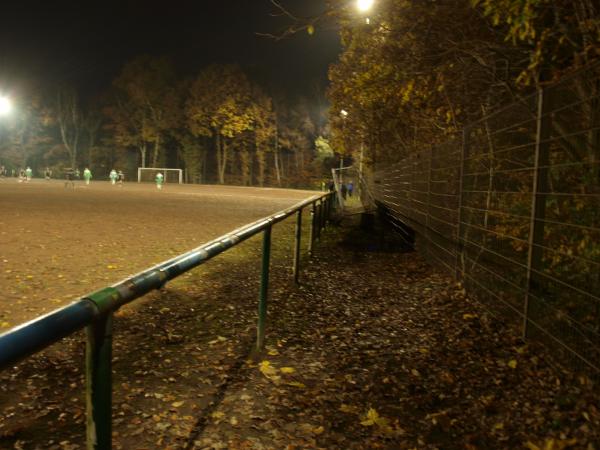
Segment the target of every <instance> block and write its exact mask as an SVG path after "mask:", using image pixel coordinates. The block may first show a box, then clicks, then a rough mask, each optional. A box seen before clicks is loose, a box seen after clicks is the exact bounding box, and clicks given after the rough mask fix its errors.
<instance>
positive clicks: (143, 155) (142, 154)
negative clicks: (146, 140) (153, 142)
mask: <svg viewBox="0 0 600 450" xmlns="http://www.w3.org/2000/svg"><path fill="white" fill-rule="evenodd" d="M138 149H139V151H140V157H141V158H142V167H146V144H142V145H140V146H139V147H138Z"/></svg>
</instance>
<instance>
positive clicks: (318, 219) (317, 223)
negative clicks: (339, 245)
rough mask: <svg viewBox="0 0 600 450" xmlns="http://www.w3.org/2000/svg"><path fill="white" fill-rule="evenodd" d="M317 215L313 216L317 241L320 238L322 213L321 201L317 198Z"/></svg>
mask: <svg viewBox="0 0 600 450" xmlns="http://www.w3.org/2000/svg"><path fill="white" fill-rule="evenodd" d="M316 213H317V215H316V217H315V227H316V229H315V231H316V233H315V234H316V235H317V241H320V240H321V216H322V215H323V201H322V200H319V202H318V203H317V211H316Z"/></svg>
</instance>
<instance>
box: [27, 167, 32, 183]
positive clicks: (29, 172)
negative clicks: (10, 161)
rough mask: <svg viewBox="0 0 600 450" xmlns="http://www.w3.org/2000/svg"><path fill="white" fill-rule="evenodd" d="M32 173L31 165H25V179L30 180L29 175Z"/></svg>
mask: <svg viewBox="0 0 600 450" xmlns="http://www.w3.org/2000/svg"><path fill="white" fill-rule="evenodd" d="M32 174H33V170H31V167H29V166H27V169H25V179H26V180H27V181H28V182H29V181H31V175H32Z"/></svg>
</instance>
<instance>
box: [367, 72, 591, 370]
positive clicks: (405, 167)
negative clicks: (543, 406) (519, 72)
mask: <svg viewBox="0 0 600 450" xmlns="http://www.w3.org/2000/svg"><path fill="white" fill-rule="evenodd" d="M370 184H371V186H372V192H373V196H374V198H375V200H376V202H377V203H378V205H380V206H381V207H382V208H384V209H386V210H387V212H388V213H389V214H392V215H393V216H394V217H395V218H396V219H398V220H401V221H403V222H404V223H406V224H407V225H409V226H411V227H412V228H413V229H414V230H415V232H416V233H417V245H418V247H419V250H420V251H422V252H423V254H424V255H425V256H426V258H427V259H428V260H429V261H430V262H431V263H432V264H433V265H435V266H438V267H439V268H441V269H443V270H445V271H447V272H449V273H451V274H453V275H454V276H456V277H457V278H458V279H459V280H461V281H462V282H463V283H464V285H465V287H466V289H467V291H468V292H469V293H470V294H471V295H473V296H475V297H476V298H477V299H479V300H480V301H481V302H482V303H483V304H484V305H485V306H486V307H487V308H488V309H489V310H490V311H492V312H493V313H495V314H496V315H500V316H502V317H503V318H504V319H505V320H507V321H509V322H512V323H513V324H515V325H516V326H519V327H520V328H521V330H522V333H523V335H524V336H526V337H528V338H534V339H538V340H540V341H542V342H543V343H544V344H546V345H547V346H549V347H551V348H552V349H553V351H554V352H555V353H557V354H559V355H560V356H562V357H563V359H564V360H565V361H568V362H569V363H570V364H571V365H572V367H573V368H574V369H576V370H579V369H586V370H591V373H592V374H594V375H595V376H598V375H599V374H600V64H596V65H593V66H590V67H587V68H586V69H585V70H581V71H580V72H578V73H575V74H573V75H572V76H570V77H568V78H565V79H563V80H562V81H561V82H560V83H558V84H555V85H553V86H549V87H546V88H543V89H540V90H539V91H538V92H537V93H535V94H533V95H531V96H528V97H525V98H523V99H521V100H519V101H518V102H516V103H513V104H511V105H508V106H506V107H504V108H502V109H500V110H498V111H496V112H494V113H492V114H489V115H487V116H486V117H484V118H482V119H481V120H480V121H478V122H476V123H473V124H470V125H469V126H467V127H466V128H465V130H464V134H463V137H462V139H457V140H454V141H449V142H447V143H445V144H443V145H436V146H432V147H431V148H427V149H423V148H421V149H415V151H414V152H413V153H412V154H411V156H409V157H408V158H406V159H405V160H404V161H402V162H401V163H399V164H396V165H394V166H392V167H389V168H386V169H385V170H379V171H375V173H374V174H373V176H372V179H371V180H370Z"/></svg>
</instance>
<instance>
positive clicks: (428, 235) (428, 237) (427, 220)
mask: <svg viewBox="0 0 600 450" xmlns="http://www.w3.org/2000/svg"><path fill="white" fill-rule="evenodd" d="M432 166H433V145H430V146H429V164H428V167H427V216H426V217H425V240H426V242H427V246H426V248H427V250H426V252H427V255H428V256H429V254H430V252H431V249H432V248H433V246H432V245H431V233H430V232H429V230H430V226H431V223H430V222H431V221H430V212H431V169H432ZM431 253H433V252H431Z"/></svg>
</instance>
